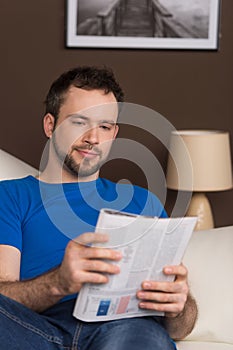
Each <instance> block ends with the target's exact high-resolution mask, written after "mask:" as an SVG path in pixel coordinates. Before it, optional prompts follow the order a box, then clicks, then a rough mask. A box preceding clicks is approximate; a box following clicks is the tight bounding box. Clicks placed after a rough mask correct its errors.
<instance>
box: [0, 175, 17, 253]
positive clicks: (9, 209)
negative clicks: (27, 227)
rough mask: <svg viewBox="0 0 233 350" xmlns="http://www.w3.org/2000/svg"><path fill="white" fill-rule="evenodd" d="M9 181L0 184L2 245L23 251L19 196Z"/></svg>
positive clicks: (0, 235)
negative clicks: (11, 187)
mask: <svg viewBox="0 0 233 350" xmlns="http://www.w3.org/2000/svg"><path fill="white" fill-rule="evenodd" d="M8 184H9V181H8V182H6V181H2V182H0V244H5V245H10V246H13V247H16V248H18V249H19V250H20V251H21V250H22V231H21V219H20V211H19V207H18V205H17V195H16V193H14V191H11V189H10V186H9V185H8Z"/></svg>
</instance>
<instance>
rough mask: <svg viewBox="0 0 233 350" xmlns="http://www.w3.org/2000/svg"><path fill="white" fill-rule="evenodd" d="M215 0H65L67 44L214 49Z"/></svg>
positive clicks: (217, 7) (216, 17)
mask: <svg viewBox="0 0 233 350" xmlns="http://www.w3.org/2000/svg"><path fill="white" fill-rule="evenodd" d="M219 9H220V0H185V1H184V0H176V1H174V0H67V24H66V26H67V46H68V47H93V48H95V47H96V48H98V47H100V48H101V47H102V48H125V49H127V48H129V49H130V48H139V49H156V48H157V49H209V50H210V49H213V50H214V49H217V46H218V27H219Z"/></svg>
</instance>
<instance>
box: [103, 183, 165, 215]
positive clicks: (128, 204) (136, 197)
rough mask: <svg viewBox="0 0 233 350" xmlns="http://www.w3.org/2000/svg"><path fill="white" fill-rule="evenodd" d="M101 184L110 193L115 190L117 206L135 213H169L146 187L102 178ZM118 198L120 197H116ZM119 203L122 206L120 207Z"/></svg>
mask: <svg viewBox="0 0 233 350" xmlns="http://www.w3.org/2000/svg"><path fill="white" fill-rule="evenodd" d="M101 185H102V186H103V187H104V188H105V190H106V191H107V193H108V196H109V197H110V195H109V193H114V192H115V197H113V196H112V197H113V198H114V200H115V203H116V208H115V209H120V210H122V209H123V210H124V211H128V212H132V213H135V214H142V215H150V216H161V217H166V216H167V214H166V212H165V210H164V207H163V205H162V204H161V202H160V200H159V198H158V197H157V196H156V195H155V194H154V193H152V192H151V191H149V190H148V189H146V188H143V187H141V186H138V185H133V184H131V183H128V182H125V183H124V182H117V183H116V182H112V181H110V180H106V179H101ZM116 198H118V199H116ZM118 205H119V206H120V208H118Z"/></svg>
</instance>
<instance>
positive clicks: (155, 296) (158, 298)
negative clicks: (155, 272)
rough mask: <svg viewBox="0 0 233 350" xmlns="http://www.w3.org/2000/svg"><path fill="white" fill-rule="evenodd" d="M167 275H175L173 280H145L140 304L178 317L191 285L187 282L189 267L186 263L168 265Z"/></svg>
mask: <svg viewBox="0 0 233 350" xmlns="http://www.w3.org/2000/svg"><path fill="white" fill-rule="evenodd" d="M163 272H164V274H165V275H168V276H169V275H173V276H175V280H174V281H173V282H156V281H144V282H143V283H142V290H140V291H138V293H137V297H138V298H139V299H140V300H141V301H140V302H139V306H140V308H142V309H149V310H156V311H163V312H165V316H167V317H177V316H178V315H179V314H181V313H182V312H183V310H184V307H185V304H186V301H187V298H188V293H189V287H188V282H187V275H188V272H187V269H186V267H185V266H184V265H182V264H181V265H179V266H166V267H164V270H163Z"/></svg>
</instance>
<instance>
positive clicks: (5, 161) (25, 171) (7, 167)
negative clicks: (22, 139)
mask: <svg viewBox="0 0 233 350" xmlns="http://www.w3.org/2000/svg"><path fill="white" fill-rule="evenodd" d="M27 175H38V170H37V169H35V168H33V167H32V166H30V165H28V164H26V163H25V162H23V161H22V160H20V159H18V158H16V157H14V156H12V155H11V154H9V153H7V152H5V151H3V150H1V149H0V180H9V179H15V178H21V177H24V176H27Z"/></svg>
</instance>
